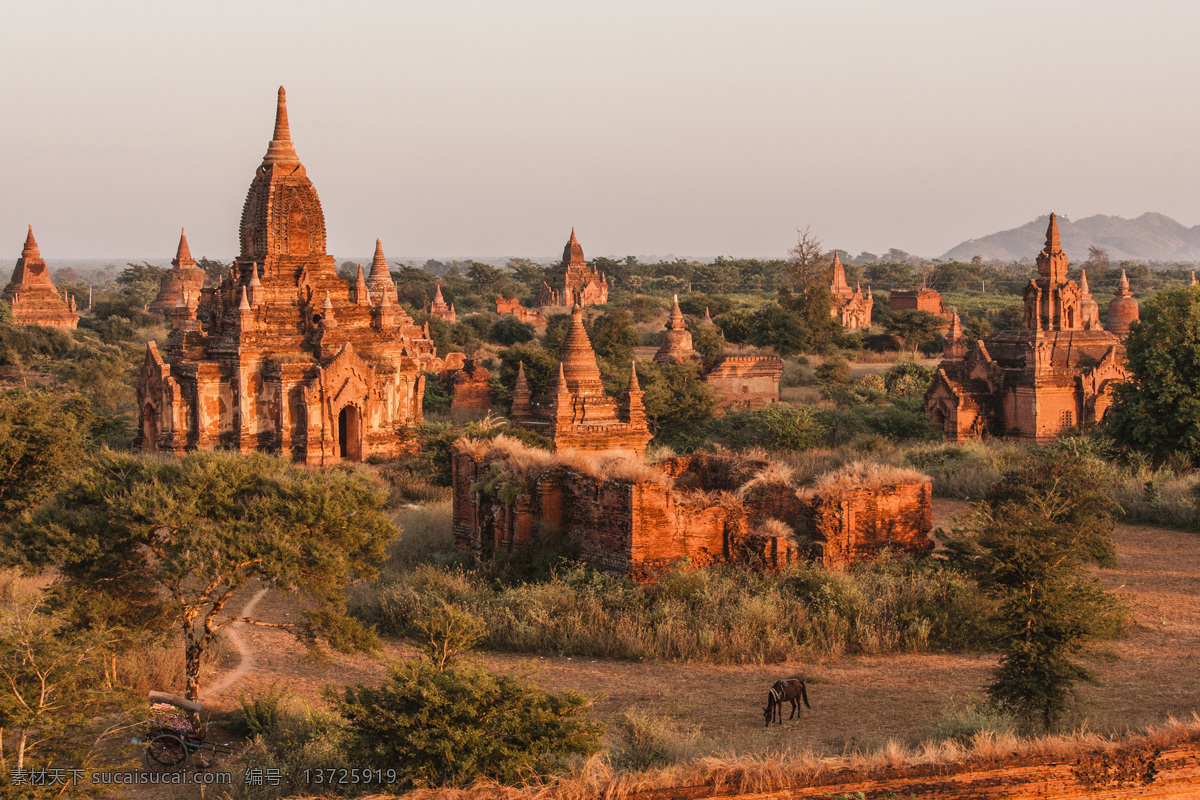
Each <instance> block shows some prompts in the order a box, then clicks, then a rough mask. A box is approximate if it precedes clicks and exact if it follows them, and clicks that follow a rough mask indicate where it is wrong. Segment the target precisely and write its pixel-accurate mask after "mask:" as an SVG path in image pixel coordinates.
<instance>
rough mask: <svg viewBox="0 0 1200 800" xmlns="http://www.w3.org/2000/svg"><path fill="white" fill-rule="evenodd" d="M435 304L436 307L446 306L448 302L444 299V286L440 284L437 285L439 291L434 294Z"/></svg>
mask: <svg viewBox="0 0 1200 800" xmlns="http://www.w3.org/2000/svg"><path fill="white" fill-rule="evenodd" d="M433 304H434V305H438V304H441V305H446V301H445V300H444V299H443V298H442V285H441V284H440V283H439V284H438V285H437V291H436V292H434V295H433Z"/></svg>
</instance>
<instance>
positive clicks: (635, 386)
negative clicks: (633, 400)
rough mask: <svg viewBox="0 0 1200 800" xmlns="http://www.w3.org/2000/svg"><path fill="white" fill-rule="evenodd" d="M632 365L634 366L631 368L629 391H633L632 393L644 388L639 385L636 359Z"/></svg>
mask: <svg viewBox="0 0 1200 800" xmlns="http://www.w3.org/2000/svg"><path fill="white" fill-rule="evenodd" d="M631 364H632V366H630V368H629V391H631V392H636V391H641V388H642V387H641V385H640V384H639V383H638V379H637V360H636V359H635V360H634V361H632V362H631Z"/></svg>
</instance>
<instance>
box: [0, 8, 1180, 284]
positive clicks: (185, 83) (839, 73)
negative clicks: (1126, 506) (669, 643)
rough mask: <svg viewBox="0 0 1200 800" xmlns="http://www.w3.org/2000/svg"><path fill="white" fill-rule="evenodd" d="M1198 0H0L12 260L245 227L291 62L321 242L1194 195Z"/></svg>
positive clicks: (902, 223)
mask: <svg viewBox="0 0 1200 800" xmlns="http://www.w3.org/2000/svg"><path fill="white" fill-rule="evenodd" d="M1197 31H1200V3H1197V2H1195V0H1176V1H1167V0H1163V1H1162V2H1154V0H1141V2H1102V1H1101V0H1088V1H1087V2H1055V0H1036V2H1035V1H1033V0H1030V1H1029V2H1013V1H1012V0H1004V1H1003V2H984V1H983V0H942V1H940V2H938V1H936V0H905V1H904V2H896V0H877V1H875V2H867V1H866V0H858V1H855V0H836V1H835V0H829V2H804V1H803V0H790V1H787V2H782V1H781V2H754V0H740V1H739V2H707V1H706V0H671V1H667V0H661V1H658V0H635V1H634V2H624V1H623V0H597V1H596V2H572V1H571V0H553V1H550V0H546V1H545V2H539V1H537V0H511V1H509V0H490V1H489V2H482V1H481V2H467V1H466V0H436V1H430V2H416V1H412V2H406V1H404V0H392V1H391V2H353V1H352V0H342V1H341V2H327V1H326V0H288V1H287V2H255V1H254V0H240V2H213V1H211V0H204V1H203V2H197V0H190V1H189V2H173V1H172V0H150V1H147V2H135V1H134V0H105V2H62V1H55V0H36V2H20V1H17V2H14V0H3V2H2V3H0V76H2V77H0V108H2V109H3V123H2V124H0V164H2V165H3V170H2V171H0V258H3V260H4V261H5V262H8V263H12V262H14V261H15V259H16V258H17V256H18V255H19V253H20V249H21V243H22V241H23V240H24V235H25V225H26V223H29V222H32V223H33V225H34V230H35V232H36V233H37V236H38V240H39V243H40V244H41V247H42V252H43V254H44V255H45V256H46V257H47V259H48V260H49V261H51V263H53V261H54V259H55V258H80V257H89V256H96V257H146V258H156V259H166V258H170V256H171V255H173V253H174V248H175V244H176V241H177V238H178V229H179V227H180V226H186V227H187V229H188V239H189V241H190V242H191V245H192V252H193V254H194V255H196V256H200V255H208V256H210V257H219V258H227V257H231V256H233V255H234V254H235V252H236V248H237V227H238V220H239V218H240V215H241V208H242V202H243V200H244V199H245V195H246V190H247V188H248V187H249V185H250V180H251V178H252V177H253V174H254V170H255V168H256V167H257V166H258V164H259V163H260V161H261V159H262V155H263V153H264V152H265V150H266V146H267V142H268V140H269V139H270V135H271V129H272V123H273V117H274V112H275V107H274V106H275V91H276V88H277V87H278V86H279V85H280V84H283V85H285V86H286V87H287V90H288V110H289V115H290V119H291V130H292V137H293V139H294V140H295V142H296V148H297V151H298V152H299V154H300V158H301V159H302V160H303V162H304V164H305V166H306V167H307V169H308V174H309V177H310V178H311V179H312V180H313V182H314V183H315V185H316V187H317V191H318V193H319V194H320V197H321V200H322V204H323V206H324V209H325V219H326V224H327V227H328V242H329V250H330V252H331V253H333V254H334V255H335V256H337V257H339V259H341V258H356V259H363V258H366V257H368V256H369V255H370V253H371V250H372V248H373V245H374V241H375V238H376V237H377V236H381V237H383V242H384V247H385V250H386V251H387V253H388V255H389V256H391V257H401V256H443V257H456V256H460V257H466V256H475V257H496V256H506V255H527V256H534V257H540V256H549V255H552V254H558V253H560V252H561V249H562V245H563V242H564V241H565V240H566V238H567V235H568V233H569V232H570V228H571V226H572V225H574V226H575V227H576V229H577V231H578V233H579V237H580V240H581V241H582V243H583V246H584V251H585V253H587V254H588V256H589V257H591V256H595V255H624V254H627V253H633V254H657V255H660V256H663V255H666V254H668V253H671V254H676V255H693V256H694V255H715V254H730V255H742V256H764V257H777V256H782V255H784V253H785V252H786V250H787V249H788V247H789V246H791V245H792V244H794V242H795V238H796V228H797V227H803V226H805V225H811V228H812V231H813V233H815V234H816V235H817V236H818V237H819V238H820V239H821V240H822V241H823V242H824V243H825V245H826V246H827V247H835V246H836V247H839V248H842V249H846V250H849V251H851V252H854V253H857V252H859V251H861V250H870V251H873V252H876V253H879V252H883V251H885V250H886V249H887V248H889V247H898V248H901V249H904V250H908V251H910V252H915V253H921V254H924V255H929V256H934V255H938V254H940V253H942V252H944V251H945V250H947V249H949V248H950V247H952V246H953V245H955V244H957V243H958V242H960V241H961V240H963V239H967V238H971V237H978V236H982V235H985V234H988V233H991V232H993V231H996V230H999V229H1002V228H1009V227H1014V226H1017V225H1020V224H1022V223H1024V222H1027V221H1029V220H1031V219H1033V218H1034V217H1036V216H1037V215H1039V214H1044V213H1046V212H1048V211H1050V210H1054V211H1057V212H1059V213H1060V214H1064V215H1066V216H1068V217H1071V218H1076V219H1077V218H1080V217H1084V216H1089V215H1091V214H1096V213H1102V214H1116V215H1121V216H1136V215H1138V214H1141V213H1143V212H1145V211H1160V212H1162V213H1164V214H1167V215H1169V216H1172V217H1174V218H1176V219H1177V220H1179V221H1180V222H1182V223H1184V224H1185V225H1195V224H1198V223H1200V153H1198V152H1197V142H1198V141H1200V101H1198V100H1197V98H1198V97H1200V43H1198V42H1197V38H1196V34H1197Z"/></svg>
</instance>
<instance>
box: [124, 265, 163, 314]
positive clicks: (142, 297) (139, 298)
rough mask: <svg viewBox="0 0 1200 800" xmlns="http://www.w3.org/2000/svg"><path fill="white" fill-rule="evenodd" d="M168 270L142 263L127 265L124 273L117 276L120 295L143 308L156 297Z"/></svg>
mask: <svg viewBox="0 0 1200 800" xmlns="http://www.w3.org/2000/svg"><path fill="white" fill-rule="evenodd" d="M167 272H169V270H167V269H166V268H164V267H156V266H154V265H153V264H147V263H146V262H145V261H143V262H142V263H140V264H134V263H129V264H126V265H125V269H124V271H122V272H121V274H120V275H118V276H117V285H118V286H120V287H121V293H122V294H124V295H125V296H126V297H128V298H129V300H130V301H131V302H132V303H134V304H135V305H137V306H139V307H140V306H144V305H146V304H147V303H149V302H150V301H151V300H153V299H154V298H155V297H156V296H157V295H158V288H159V284H160V283H162V279H163V276H164V275H166V274H167Z"/></svg>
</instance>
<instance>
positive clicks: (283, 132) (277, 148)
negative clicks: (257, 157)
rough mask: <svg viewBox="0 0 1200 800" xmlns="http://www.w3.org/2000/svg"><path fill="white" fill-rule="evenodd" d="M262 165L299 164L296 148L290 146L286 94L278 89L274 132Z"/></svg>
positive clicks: (290, 138)
mask: <svg viewBox="0 0 1200 800" xmlns="http://www.w3.org/2000/svg"><path fill="white" fill-rule="evenodd" d="M263 161H264V163H267V164H278V163H291V162H294V163H297V164H298V163H299V161H300V159H299V157H297V155H296V147H295V145H293V144H292V132H291V130H290V129H289V128H288V115H287V93H286V92H285V91H284V90H283V87H282V86H280V87H279V99H278V100H277V101H276V105H275V132H274V133H273V134H272V135H271V143H270V145H268V146H267V154H266V156H264V157H263Z"/></svg>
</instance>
